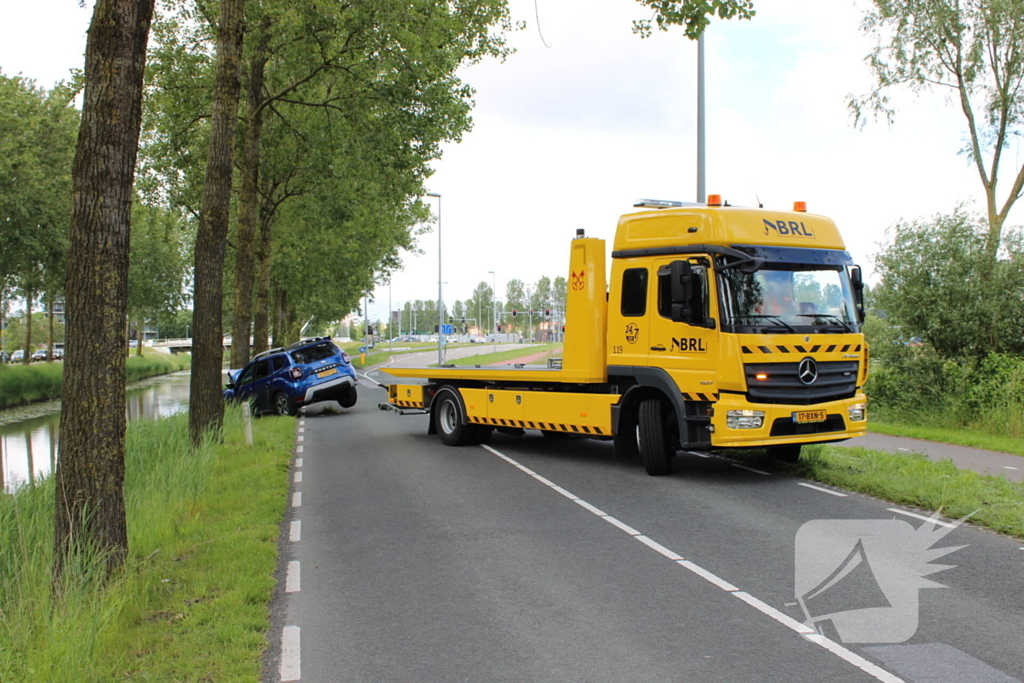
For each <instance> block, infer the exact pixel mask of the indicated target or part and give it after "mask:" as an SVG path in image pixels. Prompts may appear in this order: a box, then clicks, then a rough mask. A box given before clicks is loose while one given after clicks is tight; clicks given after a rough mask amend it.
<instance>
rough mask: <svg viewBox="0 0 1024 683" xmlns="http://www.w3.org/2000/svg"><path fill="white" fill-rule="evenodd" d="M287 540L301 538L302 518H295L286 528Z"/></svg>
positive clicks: (294, 540)
mask: <svg viewBox="0 0 1024 683" xmlns="http://www.w3.org/2000/svg"><path fill="white" fill-rule="evenodd" d="M288 540H289V541H291V542H292V543H295V542H297V541H301V540H302V520H300V519H297V520H295V521H294V522H292V523H291V526H290V527H289V528H288Z"/></svg>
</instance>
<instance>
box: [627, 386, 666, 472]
mask: <svg viewBox="0 0 1024 683" xmlns="http://www.w3.org/2000/svg"><path fill="white" fill-rule="evenodd" d="M665 427H666V420H665V412H664V409H663V407H662V402H661V401H660V400H658V399H656V398H649V399H647V400H646V401H644V402H643V403H641V404H640V420H639V429H637V432H636V436H637V447H638V449H639V451H640V459H641V460H643V463H644V469H645V470H647V474H649V475H651V476H652V477H660V476H663V475H666V474H668V473H669V472H671V471H672V455H673V454H674V453H675V449H674V448H673V447H672V445H671V442H670V440H669V436H668V434H667V433H666V431H667V430H666V428H665Z"/></svg>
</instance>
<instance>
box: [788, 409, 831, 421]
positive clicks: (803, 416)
mask: <svg viewBox="0 0 1024 683" xmlns="http://www.w3.org/2000/svg"><path fill="white" fill-rule="evenodd" d="M827 419H828V413H826V412H825V411H824V410H798V411H796V412H795V413H793V422H824V421H825V420H827Z"/></svg>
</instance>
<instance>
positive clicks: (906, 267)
mask: <svg viewBox="0 0 1024 683" xmlns="http://www.w3.org/2000/svg"><path fill="white" fill-rule="evenodd" d="M985 223H986V221H985V218H984V217H983V216H979V215H971V214H969V213H968V212H966V211H965V210H964V209H963V208H958V209H957V210H956V211H954V212H953V213H952V214H949V215H937V216H935V217H934V218H932V219H930V220H927V221H912V222H906V223H900V224H898V225H896V226H895V227H894V228H893V234H892V241H891V242H890V243H889V244H888V245H886V246H885V247H884V248H883V249H882V251H881V252H880V253H879V254H878V255H877V256H876V270H877V272H878V274H879V276H880V277H881V286H880V287H878V288H877V289H876V290H875V292H874V294H873V297H872V298H873V305H874V306H876V307H877V309H878V310H879V311H880V312H881V313H882V314H884V315H885V316H886V317H887V320H888V321H889V323H890V324H892V325H895V326H896V327H897V328H898V329H899V330H900V334H901V335H902V336H903V338H904V339H903V341H907V340H908V339H910V338H911V337H915V336H916V337H922V338H923V339H924V340H925V341H927V342H928V343H929V344H930V345H931V346H932V347H934V348H935V350H936V351H937V352H938V353H939V354H940V355H941V356H944V357H946V358H964V357H983V356H985V355H986V354H988V353H990V352H992V353H1015V354H1019V353H1022V352H1024V242H1022V240H1021V235H1020V233H1019V232H1017V231H1007V232H1006V233H1005V234H1004V236H1003V243H1002V253H1003V254H1004V256H1003V257H1002V258H1000V259H999V260H998V261H997V262H996V264H995V266H994V267H993V266H991V264H990V262H989V257H988V243H987V237H986V235H985V231H984V226H985Z"/></svg>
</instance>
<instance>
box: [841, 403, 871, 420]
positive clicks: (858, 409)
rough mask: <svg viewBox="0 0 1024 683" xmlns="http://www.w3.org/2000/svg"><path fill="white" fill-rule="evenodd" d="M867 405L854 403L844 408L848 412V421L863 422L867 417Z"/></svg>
mask: <svg viewBox="0 0 1024 683" xmlns="http://www.w3.org/2000/svg"><path fill="white" fill-rule="evenodd" d="M867 409H868V406H867V404H866V403H854V404H853V405H852V406H850V407H849V408H847V409H846V410H847V411H848V412H849V414H850V422H863V421H864V420H865V419H866V417H867Z"/></svg>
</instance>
